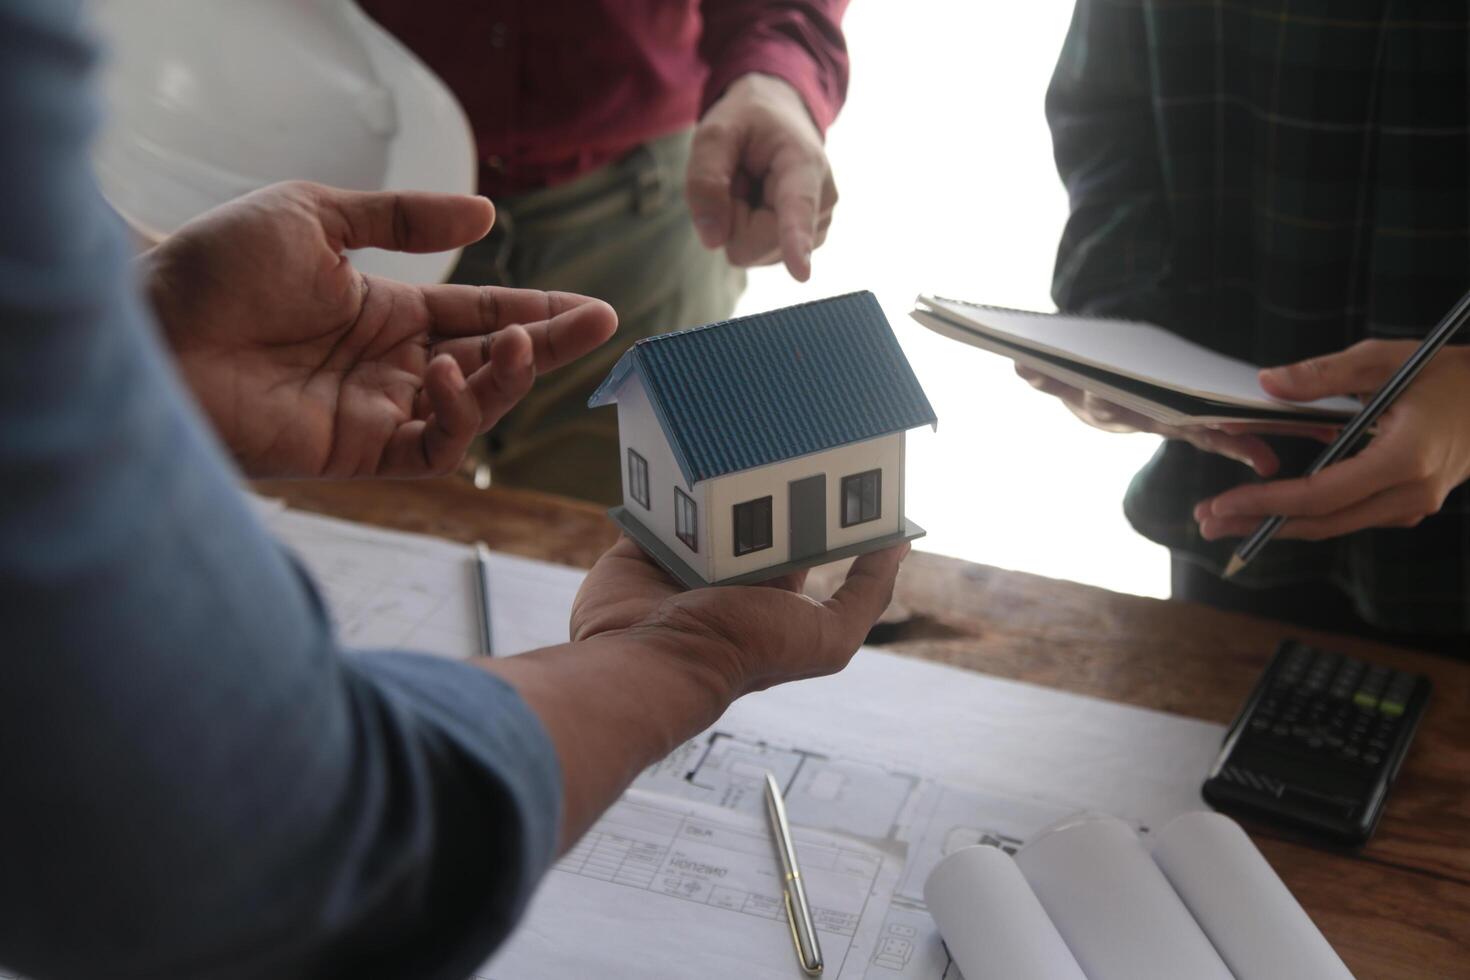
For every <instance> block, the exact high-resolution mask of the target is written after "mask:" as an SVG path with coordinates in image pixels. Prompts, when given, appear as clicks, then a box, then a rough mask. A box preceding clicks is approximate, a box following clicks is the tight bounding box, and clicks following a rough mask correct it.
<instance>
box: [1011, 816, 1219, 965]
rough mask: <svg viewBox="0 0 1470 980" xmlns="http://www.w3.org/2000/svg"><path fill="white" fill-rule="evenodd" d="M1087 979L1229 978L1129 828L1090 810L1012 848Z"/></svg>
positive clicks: (1033, 889) (1113, 818)
mask: <svg viewBox="0 0 1470 980" xmlns="http://www.w3.org/2000/svg"><path fill="white" fill-rule="evenodd" d="M1016 866H1017V867H1018V868H1019V869H1020V870H1021V873H1022V874H1023V875H1025V877H1026V881H1028V882H1029V883H1030V884H1031V890H1032V891H1034V892H1035V893H1036V897H1037V898H1039V899H1040V900H1041V904H1042V906H1043V907H1044V908H1045V909H1046V914H1047V915H1048V916H1049V917H1050V918H1051V921H1052V922H1053V923H1054V924H1055V925H1056V928H1057V931H1058V932H1059V933H1061V935H1062V938H1063V939H1065V940H1066V942H1067V947H1068V948H1069V949H1070V950H1071V951H1072V955H1073V956H1075V957H1076V958H1077V962H1078V964H1080V965H1081V967H1082V970H1083V972H1084V973H1085V974H1086V975H1087V977H1088V980H1180V978H1181V977H1189V978H1190V980H1234V978H1233V977H1232V976H1231V973H1230V971H1229V970H1228V969H1227V968H1226V967H1225V963H1224V962H1223V961H1222V960H1221V959H1220V956H1219V954H1218V953H1216V952H1215V947H1214V946H1212V945H1211V944H1210V940H1209V939H1208V938H1207V937H1206V936H1205V934H1204V932H1203V931H1202V930H1201V929H1200V926H1199V923H1197V922H1195V920H1194V917H1193V916H1191V915H1190V914H1189V910H1188V909H1187V908H1185V907H1184V904H1183V903H1182V902H1180V901H1179V896H1178V895H1177V894H1175V892H1174V889H1173V887H1172V886H1170V884H1169V880H1168V879H1167V878H1165V877H1164V873H1163V872H1162V871H1160V870H1159V866H1158V865H1157V864H1155V863H1154V860H1153V858H1152V857H1150V856H1149V853H1148V850H1147V848H1146V847H1145V846H1144V844H1143V843H1142V842H1141V841H1140V840H1139V839H1138V835H1137V834H1136V833H1134V830H1133V828H1131V827H1129V826H1128V825H1127V824H1125V823H1124V822H1123V821H1121V820H1118V819H1117V818H1115V817H1109V816H1105V815H1099V814H1089V815H1087V816H1086V817H1084V818H1082V819H1079V820H1075V821H1072V822H1071V823H1070V824H1069V825H1067V826H1062V827H1058V828H1054V829H1051V830H1048V831H1047V832H1046V833H1044V834H1042V835H1040V836H1039V837H1038V838H1037V839H1036V840H1035V841H1032V842H1031V843H1029V844H1027V845H1026V846H1025V847H1023V848H1021V850H1020V851H1019V852H1018V853H1017V854H1016Z"/></svg>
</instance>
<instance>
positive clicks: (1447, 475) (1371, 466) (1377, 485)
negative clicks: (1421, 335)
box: [1194, 296, 1470, 569]
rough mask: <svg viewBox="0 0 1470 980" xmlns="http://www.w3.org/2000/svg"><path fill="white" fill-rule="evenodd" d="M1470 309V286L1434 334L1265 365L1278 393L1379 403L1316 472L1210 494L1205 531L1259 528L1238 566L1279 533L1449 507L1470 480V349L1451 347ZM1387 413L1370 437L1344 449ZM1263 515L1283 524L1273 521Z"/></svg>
mask: <svg viewBox="0 0 1470 980" xmlns="http://www.w3.org/2000/svg"><path fill="white" fill-rule="evenodd" d="M1467 317H1470V296H1466V297H1465V298H1464V299H1462V300H1461V301H1460V303H1459V304H1457V306H1456V307H1455V309H1454V310H1452V311H1451V313H1450V314H1449V315H1448V316H1446V318H1445V319H1444V320H1443V321H1441V323H1440V325H1439V326H1438V327H1436V328H1435V331H1434V332H1433V333H1431V334H1430V336H1429V337H1428V338H1427V339H1426V340H1425V341H1424V342H1423V343H1422V344H1421V343H1416V342H1414V341H1384V340H1370V341H1364V342H1362V343H1360V344H1357V345H1355V346H1353V347H1350V348H1348V349H1347V350H1345V351H1343V352H1341V353H1338V354H1330V355H1327V356H1325V357H1318V358H1313V359H1311V360H1307V361H1302V362H1300V363H1297V364H1292V365H1287V366H1285V367H1280V368H1271V369H1267V370H1265V371H1262V372H1261V385H1262V387H1263V388H1264V389H1265V390H1266V391H1267V392H1268V393H1269V394H1271V395H1273V396H1275V397H1278V398H1287V399H1292V400H1309V399H1314V398H1322V397H1326V396H1328V395H1342V394H1358V395H1363V396H1365V400H1366V401H1367V404H1366V405H1365V406H1364V409H1363V411H1362V412H1360V413H1359V414H1358V415H1357V416H1355V417H1354V418H1353V419H1352V420H1350V422H1349V423H1348V424H1347V425H1346V426H1345V427H1344V429H1343V431H1342V432H1341V433H1340V434H1339V436H1338V438H1337V439H1336V440H1334V441H1333V443H1332V445H1331V446H1330V447H1329V448H1328V450H1327V451H1325V452H1324V453H1323V455H1322V457H1320V458H1319V459H1318V461H1317V462H1316V463H1315V464H1314V465H1313V467H1312V469H1311V470H1310V471H1309V473H1308V474H1307V475H1306V476H1303V477H1300V478H1298V479H1291V480H1273V481H1270V482H1267V483H1256V484H1249V485H1246V486H1241V487H1236V488H1235V489H1233V490H1229V491H1227V492H1225V493H1222V494H1220V495H1218V496H1216V497H1213V498H1211V499H1209V500H1205V501H1202V502H1201V503H1200V504H1199V505H1198V506H1196V508H1195V512H1194V516H1195V519H1196V520H1197V521H1198V522H1199V525H1200V533H1201V535H1202V536H1203V537H1204V538H1205V539H1206V540H1216V539H1220V538H1228V537H1240V536H1243V535H1246V534H1249V533H1250V532H1251V531H1252V529H1253V528H1255V529H1256V532H1257V533H1256V534H1255V535H1252V538H1251V539H1249V540H1248V541H1247V542H1246V543H1245V544H1244V545H1242V547H1241V549H1240V550H1239V551H1237V555H1236V561H1235V562H1232V568H1233V569H1235V568H1238V567H1240V566H1241V565H1243V564H1244V563H1245V562H1247V561H1249V560H1250V558H1251V557H1253V556H1254V554H1255V552H1256V551H1259V549H1260V547H1262V546H1263V545H1264V543H1265V541H1266V540H1269V538H1270V537H1271V536H1273V535H1274V534H1277V533H1279V534H1280V535H1281V536H1282V537H1286V538H1301V539H1305V540H1320V539H1323V538H1331V537H1336V536H1338V535H1342V534H1348V533H1351V532H1353V531H1358V530H1362V529H1364V528H1369V527H1414V526H1415V525H1417V524H1418V523H1419V522H1420V521H1422V520H1423V519H1424V518H1425V517H1427V516H1429V515H1431V514H1434V513H1437V512H1438V511H1439V509H1440V507H1441V506H1443V504H1444V500H1445V498H1446V497H1447V496H1448V495H1449V493H1450V491H1451V490H1453V489H1454V488H1455V487H1457V486H1459V485H1460V484H1462V483H1464V482H1465V481H1466V480H1467V479H1470V348H1465V347H1452V348H1448V349H1445V350H1440V349H1439V348H1440V347H1441V346H1442V345H1443V344H1444V343H1445V342H1446V341H1447V340H1448V339H1449V338H1450V337H1451V336H1453V334H1454V333H1455V332H1456V331H1457V330H1458V329H1459V327H1460V325H1461V324H1462V323H1463V322H1464V320H1465V319H1466V318H1467ZM1436 352H1438V353H1437V356H1436ZM1411 382H1412V386H1411ZM1369 395H1371V398H1368V397H1367V396H1369ZM1375 422H1376V423H1377V431H1376V433H1375V434H1374V435H1373V436H1372V440H1371V442H1369V443H1368V445H1367V447H1366V448H1364V449H1363V450H1362V451H1361V452H1359V453H1357V454H1356V455H1353V456H1350V457H1347V458H1343V457H1345V456H1347V454H1348V453H1349V452H1351V451H1352V450H1353V449H1354V448H1356V446H1357V445H1358V443H1359V442H1361V441H1362V438H1363V436H1364V433H1366V431H1367V430H1368V429H1369V428H1370V427H1371V426H1372V425H1373V424H1374V423H1375ZM1273 518H1274V519H1275V520H1274V521H1273V520H1272V519H1273ZM1263 521H1267V522H1271V523H1274V524H1276V525H1278V526H1277V527H1273V528H1271V529H1269V530H1268V529H1267V527H1266V526H1265V525H1264V524H1262V522H1263Z"/></svg>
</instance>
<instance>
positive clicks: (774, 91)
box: [716, 71, 822, 143]
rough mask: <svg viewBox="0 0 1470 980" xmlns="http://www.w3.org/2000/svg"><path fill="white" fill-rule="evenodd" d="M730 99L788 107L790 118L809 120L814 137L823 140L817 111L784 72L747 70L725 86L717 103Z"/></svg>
mask: <svg viewBox="0 0 1470 980" xmlns="http://www.w3.org/2000/svg"><path fill="white" fill-rule="evenodd" d="M729 98H733V99H735V100H738V101H746V102H751V103H755V104H764V105H768V106H772V107H775V108H778V109H780V110H784V113H783V114H785V115H787V116H789V117H790V118H792V119H801V120H804V121H805V122H807V123H809V124H810V125H811V135H812V137H813V138H814V139H815V140H816V141H817V142H818V143H820V142H822V128H821V126H820V124H819V123H818V122H817V117H816V113H814V112H812V109H811V106H809V105H807V102H806V99H805V98H803V97H802V94H801V92H800V91H798V90H797V88H796V86H795V85H793V84H791V83H790V82H788V81H787V80H786V79H784V78H782V77H781V76H780V75H772V74H770V73H768V72H763V71H751V72H746V73H745V74H744V75H740V76H739V77H737V78H736V79H735V80H734V81H733V82H731V83H730V84H729V85H728V86H727V87H726V88H725V94H724V95H722V96H721V97H720V99H719V100H717V103H716V104H718V103H719V102H723V101H725V99H729Z"/></svg>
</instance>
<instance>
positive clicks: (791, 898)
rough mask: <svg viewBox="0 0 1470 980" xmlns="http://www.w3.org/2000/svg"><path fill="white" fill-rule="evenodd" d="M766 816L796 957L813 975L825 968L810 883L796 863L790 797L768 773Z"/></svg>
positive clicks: (805, 969) (806, 970)
mask: <svg viewBox="0 0 1470 980" xmlns="http://www.w3.org/2000/svg"><path fill="white" fill-rule="evenodd" d="M766 816H768V817H770V819H771V834H772V836H774V837H775V838H776V858H777V860H778V861H780V863H781V874H782V875H783V876H784V880H783V881H782V882H781V892H782V894H783V895H785V897H786V921H787V922H789V923H790V924H791V941H792V942H793V943H795V944H796V959H797V961H798V962H799V963H800V964H801V968H802V970H804V971H805V972H806V973H807V974H808V975H809V976H817V975H818V974H820V973H821V972H822V944H821V943H819V942H818V941H817V926H816V923H814V922H813V921H812V907H811V906H810V905H809V904H807V900H806V887H805V886H804V885H803V884H802V881H801V868H800V867H799V866H798V865H797V863H796V841H795V840H794V839H793V838H792V836H791V824H790V823H789V822H788V821H787V820H786V801H785V800H783V799H782V798H781V787H780V786H778V785H777V784H776V777H775V776H772V775H771V774H770V773H769V772H768V773H766Z"/></svg>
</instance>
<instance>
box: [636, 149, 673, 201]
mask: <svg viewBox="0 0 1470 980" xmlns="http://www.w3.org/2000/svg"><path fill="white" fill-rule="evenodd" d="M633 163H634V166H635V168H636V170H635V173H634V174H633V211H634V213H636V214H645V213H647V212H649V211H652V210H654V209H655V208H658V207H661V206H662V205H663V203H664V197H665V192H666V190H667V187H668V180H667V179H666V177H665V174H664V168H663V166H662V164H661V162H660V161H659V159H658V157H657V156H655V155H654V153H653V151H652V150H651V149H649V147H648V144H646V143H645V144H644V145H642V146H640V147H638V149H637V150H635V151H634V160H633Z"/></svg>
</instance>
